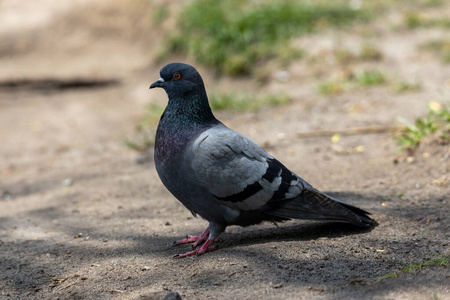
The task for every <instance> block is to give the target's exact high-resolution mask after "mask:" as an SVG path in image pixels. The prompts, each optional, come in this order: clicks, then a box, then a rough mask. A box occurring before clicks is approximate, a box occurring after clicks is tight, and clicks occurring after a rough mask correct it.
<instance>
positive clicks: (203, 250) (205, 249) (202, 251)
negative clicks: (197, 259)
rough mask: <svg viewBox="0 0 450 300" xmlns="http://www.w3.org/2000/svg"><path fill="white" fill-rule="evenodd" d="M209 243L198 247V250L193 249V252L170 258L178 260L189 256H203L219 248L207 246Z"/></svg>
mask: <svg viewBox="0 0 450 300" xmlns="http://www.w3.org/2000/svg"><path fill="white" fill-rule="evenodd" d="M209 243H210V242H208V244H207V243H206V242H205V244H203V246H202V247H200V249H195V250H193V251H189V252H186V253H182V254H175V255H174V256H172V258H176V259H178V258H184V257H189V256H194V255H196V256H200V255H202V254H205V253H206V252H211V251H214V250H217V249H218V248H219V247H218V246H209ZM205 245H206V247H205Z"/></svg>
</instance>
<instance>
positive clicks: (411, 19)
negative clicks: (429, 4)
mask: <svg viewBox="0 0 450 300" xmlns="http://www.w3.org/2000/svg"><path fill="white" fill-rule="evenodd" d="M404 22H405V25H406V27H408V28H410V29H417V28H427V27H442V28H450V18H446V17H441V18H431V17H428V16H426V15H424V14H422V13H419V12H409V13H407V14H406V15H405V16H404Z"/></svg>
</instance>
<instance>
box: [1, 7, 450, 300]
mask: <svg viewBox="0 0 450 300" xmlns="http://www.w3.org/2000/svg"><path fill="white" fill-rule="evenodd" d="M35 2H36V3H39V4H40V6H39V10H37V9H33V7H35V6H34V5H36V3H35ZM129 3H132V4H129ZM156 5H158V3H157V2H155V3H150V4H149V3H146V2H144V1H137V0H136V1H132V2H127V4H126V5H125V4H123V3H122V2H121V1H104V0H97V1H81V0H79V1H71V4H68V3H66V4H64V5H61V6H53V1H46V0H39V1H37V0H36V1H33V3H31V2H30V3H27V2H20V4H15V1H13V0H4V1H1V2H0V8H8V9H4V10H2V9H0V12H1V13H0V14H2V15H0V17H2V16H5V15H6V14H8V16H9V18H8V20H9V21H8V22H13V23H8V24H14V22H15V21H14V20H16V19H14V18H13V16H17V15H18V14H19V13H22V15H21V16H22V17H21V18H20V19H19V21H16V22H17V24H21V23H22V22H23V25H22V26H17V27H14V26H12V25H11V26H10V27H9V28H16V32H15V34H13V33H14V31H0V40H1V41H2V42H1V44H0V55H1V59H2V68H0V81H3V82H5V81H7V80H19V79H27V80H33V81H34V82H35V80H39V79H42V78H57V79H58V80H62V82H64V80H68V79H71V78H90V79H92V80H96V79H102V78H103V79H104V78H114V79H117V80H120V84H117V85H109V86H96V87H95V88H89V89H85V88H78V89H20V88H19V89H9V90H5V89H0V107H1V109H0V139H1V141H2V145H1V147H0V157H2V159H1V160H0V274H1V275H0V298H5V299H17V298H22V299H23V298H30V299H38V298H39V299H57V298H60V299H68V298H70V299H161V298H163V297H164V296H165V295H166V294H168V293H169V292H171V291H176V292H178V293H179V294H180V295H181V296H182V298H183V299H204V298H208V299H229V298H242V299H254V298H261V299H303V298H304V299H311V298H313V299H315V298H317V299H336V298H338V299H404V298H405V299H409V298H414V299H430V298H438V299H446V298H448V297H449V291H448V288H449V286H448V277H449V268H448V267H444V266H432V267H424V268H422V269H419V270H413V271H411V272H408V273H404V272H400V270H401V269H402V268H403V267H404V266H405V265H409V264H412V263H416V262H421V261H426V260H429V259H431V258H435V257H440V256H443V255H449V250H448V249H449V237H450V234H449V233H450V230H449V225H450V218H449V216H450V209H449V207H450V206H449V193H448V191H449V188H450V186H449V174H450V150H449V147H448V145H442V144H439V143H432V142H426V141H425V142H424V143H422V144H421V145H420V147H419V148H418V149H417V151H415V152H414V153H412V154H409V155H407V156H406V157H405V158H403V157H402V155H401V154H399V152H398V150H397V146H396V145H395V143H394V140H393V136H392V133H390V132H389V131H386V130H381V131H375V132H370V131H368V132H366V131H362V132H359V133H358V132H357V133H355V134H350V135H342V137H341V140H340V141H339V142H338V143H337V144H334V143H332V142H331V140H330V136H329V135H327V134H324V135H323V134H318V135H315V134H306V135H305V134H304V133H305V132H323V131H338V130H342V131H348V130H350V131H351V129H352V128H367V127H383V126H384V127H386V128H389V127H391V126H395V125H396V123H395V118H396V117H397V116H399V115H400V116H403V117H405V118H408V119H412V118H413V117H416V116H423V115H425V114H426V103H427V102H428V101H430V100H436V97H438V95H440V94H442V92H444V93H448V92H449V86H448V80H449V79H450V68H448V67H447V66H444V65H442V63H441V62H440V61H439V60H438V59H437V58H434V57H429V56H427V55H423V54H422V53H421V52H420V51H419V50H417V45H418V44H419V43H420V42H421V41H422V40H424V39H425V37H426V36H427V35H428V34H432V35H441V36H445V35H448V32H446V31H445V30H444V29H442V30H441V31H439V30H438V29H436V28H430V29H424V30H419V31H407V32H402V31H398V30H397V31H396V30H391V29H392V28H390V27H389V24H383V20H380V21H379V23H376V25H374V26H375V27H376V28H377V29H376V30H377V32H378V33H379V34H378V35H377V36H376V37H373V41H374V42H375V43H376V44H377V45H380V47H381V49H382V51H383V53H384V56H383V60H381V61H379V62H374V63H373V64H374V65H375V66H377V67H379V68H381V69H383V70H386V72H389V76H390V77H392V78H394V79H399V80H400V79H401V80H403V78H417V79H418V80H420V81H421V82H422V89H421V90H419V91H413V92H409V93H404V94H395V93H393V92H392V91H391V90H390V89H389V87H387V86H381V87H373V88H368V89H357V90H354V91H351V92H347V93H343V94H339V95H331V96H323V95H318V94H317V92H316V86H317V84H318V80H321V77H320V76H319V77H316V76H314V75H313V74H311V72H310V68H312V66H311V65H309V63H308V62H307V61H304V60H302V61H298V62H295V63H292V64H291V65H290V66H289V67H287V68H286V69H285V70H284V71H286V72H288V73H289V74H290V76H289V79H288V80H287V81H283V82H280V81H277V80H276V78H275V77H274V78H269V79H268V81H267V82H266V83H265V84H264V85H263V86H260V85H258V84H257V83H255V82H253V81H252V80H251V79H230V78H223V79H222V80H221V81H217V79H215V78H214V76H213V74H214V73H213V71H209V70H204V69H203V68H201V67H200V68H199V70H200V71H201V73H202V75H203V77H204V79H205V82H206V85H207V88H208V91H209V92H212V91H213V90H229V89H230V88H233V89H239V90H243V91H244V90H245V91H247V92H255V93H256V92H258V93H278V92H282V93H285V94H287V95H288V96H290V97H291V98H292V99H293V100H292V102H291V103H289V104H287V105H283V106H278V107H266V108H263V109H260V110H259V111H257V112H245V113H239V114H236V113H235V112H220V113H217V116H218V117H219V118H220V119H221V120H223V121H224V122H225V123H226V124H227V125H229V126H230V127H232V128H233V129H235V130H237V131H238V132H241V133H243V134H244V135H246V136H248V137H250V138H252V139H253V140H254V141H255V142H257V143H259V144H261V145H264V147H265V148H266V149H267V150H268V151H269V152H271V153H272V154H273V155H274V156H276V157H277V158H278V159H279V160H281V161H282V162H283V163H284V164H286V165H287V166H288V167H289V168H290V169H292V170H293V171H294V172H296V173H297V174H299V175H300V176H302V177H303V178H304V179H305V180H307V181H308V182H310V183H311V184H312V185H314V186H315V187H316V188H318V189H320V190H322V191H324V192H327V193H329V194H332V195H334V196H336V197H338V198H340V199H342V200H344V201H346V202H349V203H352V204H354V205H357V206H358V207H361V208H363V209H365V210H368V211H370V212H371V213H372V215H373V217H374V218H375V219H376V220H377V221H378V223H379V226H378V227H376V228H374V229H373V230H370V231H367V230H358V229H355V228H354V227H352V226H350V225H346V224H339V223H332V222H307V221H290V222H285V223H282V224H279V225H278V226H279V227H276V226H274V225H273V224H270V223H267V224H261V225H257V226H252V227H248V228H240V227H230V228H228V229H227V232H226V233H225V234H223V236H221V238H222V241H221V242H220V243H219V246H220V249H219V250H218V251H215V252H212V253H208V254H206V255H203V256H200V257H193V258H187V259H179V260H175V259H172V256H173V255H175V254H178V253H181V252H185V251H187V250H188V249H189V246H187V245H185V246H179V247H176V248H172V247H169V246H168V245H170V244H171V242H172V241H174V240H176V239H179V238H181V237H183V236H185V235H186V234H193V233H199V232H201V231H202V230H203V229H204V227H206V225H207V224H206V222H205V221H203V220H201V219H196V218H193V217H192V215H191V214H190V213H189V212H188V211H187V210H186V209H185V208H184V207H183V206H182V205H181V204H180V203H179V202H178V201H177V200H176V199H174V198H173V197H172V196H171V195H170V194H169V193H168V192H167V191H166V189H165V188H164V187H163V185H162V183H161V182H160V180H159V178H158V176H157V174H156V171H155V169H154V165H153V163H152V161H151V160H150V161H148V162H147V163H144V164H137V163H135V159H136V157H137V153H135V152H133V151H132V150H130V149H128V148H127V147H125V145H124V142H123V139H124V137H125V136H127V135H130V134H132V133H133V132H134V128H135V125H136V124H137V122H138V121H139V120H140V119H141V117H142V116H143V114H144V112H145V106H146V105H147V104H148V103H149V102H152V103H158V104H161V105H164V104H165V103H166V96H165V94H164V93H163V92H162V91H151V92H150V91H148V86H149V84H150V83H151V82H153V81H154V80H155V79H157V78H158V76H159V74H158V70H159V68H161V67H162V66H163V65H164V64H165V63H166V61H154V57H155V54H156V53H157V51H159V48H158V45H160V42H161V37H162V35H163V34H164V32H166V31H165V30H167V29H168V28H169V29H170V26H169V25H170V24H172V23H173V20H172V21H171V20H170V18H169V20H166V21H164V23H163V24H162V25H160V26H161V27H158V26H156V25H149V23H150V24H151V16H152V13H153V11H154V9H155V7H156ZM168 5H169V11H173V10H176V8H174V7H175V6H176V5H174V4H173V3H171V2H169V4H168ZM435 9H436V10H442V11H446V10H448V9H449V5H445V6H444V7H441V8H435ZM42 11H45V14H43V16H46V19H42V16H41V17H37V16H36V14H38V13H39V14H40V13H41V12H42ZM391 14H394V15H395V12H391ZM391 18H392V19H395V18H393V17H392V16H391V17H390V18H387V20H390V19H391ZM11 20H12V21H11ZM171 22H172V23H171ZM155 26H156V27H155ZM161 28H163V29H164V30H163V31H161V30H160V29H161ZM436 32H438V34H437V33H436ZM336 40H337V41H342V43H341V44H344V45H345V44H346V43H345V41H347V40H352V42H353V43H355V44H359V42H360V41H363V40H364V37H362V36H361V35H357V34H355V33H354V32H351V31H350V32H346V33H342V32H334V31H329V32H324V33H317V34H315V35H311V36H307V37H305V38H304V39H302V41H303V42H304V43H306V44H309V45H314V49H315V50H314V51H318V53H328V52H327V51H330V45H331V48H333V47H335V46H336V45H337V44H339V43H337V42H333V41H336ZM302 41H300V42H301V43H303V42H302ZM316 48H320V49H316ZM405 49H408V52H405V55H402V51H404V50H405ZM331 50H332V49H331ZM311 51H312V52H314V51H313V50H311ZM188 62H189V61H188ZM316 67H317V66H316ZM317 68H323V69H325V70H326V72H329V73H332V72H337V71H338V70H339V68H340V66H338V65H336V64H334V63H332V62H331V63H330V64H328V62H324V65H322V66H319V67H317ZM276 71H277V70H275V69H274V70H273V72H274V74H275V72H276ZM319 73H320V72H319ZM355 149H357V150H355ZM392 272H396V273H397V275H398V277H397V278H387V279H384V280H377V279H378V278H379V277H380V276H383V275H386V274H388V273H392ZM249 287H251V288H249Z"/></svg>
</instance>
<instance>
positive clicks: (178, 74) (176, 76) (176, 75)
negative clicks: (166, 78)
mask: <svg viewBox="0 0 450 300" xmlns="http://www.w3.org/2000/svg"><path fill="white" fill-rule="evenodd" d="M173 78H174V79H175V80H180V79H181V74H180V73H175V74H174V75H173Z"/></svg>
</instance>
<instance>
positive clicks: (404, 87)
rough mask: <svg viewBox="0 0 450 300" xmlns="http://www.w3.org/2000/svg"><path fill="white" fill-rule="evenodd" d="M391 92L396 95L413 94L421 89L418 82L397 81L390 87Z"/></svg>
mask: <svg viewBox="0 0 450 300" xmlns="http://www.w3.org/2000/svg"><path fill="white" fill-rule="evenodd" d="M391 88H392V91H394V92H395V93H397V94H401V93H407V92H415V91H419V90H420V89H421V88H422V85H421V84H420V82H406V81H398V82H394V83H393V84H392V85H391Z"/></svg>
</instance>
